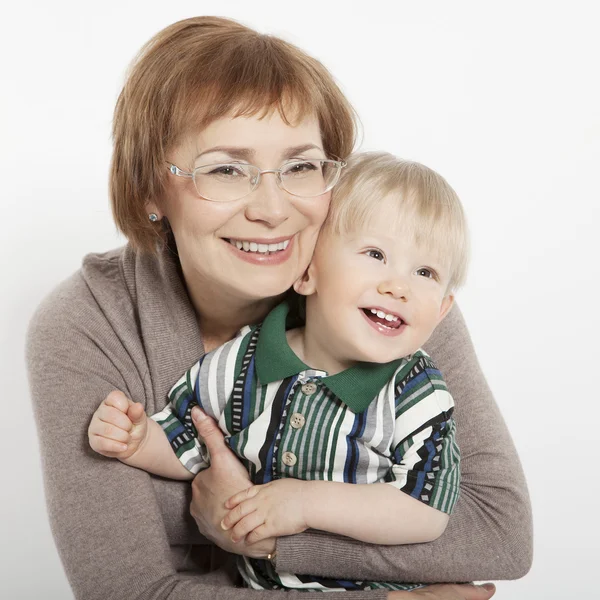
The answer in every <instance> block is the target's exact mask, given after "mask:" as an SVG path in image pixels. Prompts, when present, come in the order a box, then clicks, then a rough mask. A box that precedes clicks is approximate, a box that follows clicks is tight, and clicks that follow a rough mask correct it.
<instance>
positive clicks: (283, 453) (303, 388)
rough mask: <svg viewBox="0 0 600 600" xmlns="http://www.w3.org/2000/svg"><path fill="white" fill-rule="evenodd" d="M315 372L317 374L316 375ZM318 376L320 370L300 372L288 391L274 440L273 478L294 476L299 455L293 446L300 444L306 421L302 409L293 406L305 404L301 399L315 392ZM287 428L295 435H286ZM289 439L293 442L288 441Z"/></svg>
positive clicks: (317, 387)
mask: <svg viewBox="0 0 600 600" xmlns="http://www.w3.org/2000/svg"><path fill="white" fill-rule="evenodd" d="M317 373H319V374H318V375H317ZM320 377H321V374H320V372H310V373H300V374H299V376H298V379H297V380H296V381H295V382H294V384H293V386H292V388H291V389H290V392H289V393H288V396H287V398H286V403H285V407H284V409H283V411H282V414H281V420H280V423H279V429H278V431H277V436H276V441H275V448H274V450H275V452H274V453H273V463H272V476H273V479H278V478H281V477H293V476H295V472H296V465H297V463H298V460H299V459H300V458H301V457H299V456H298V453H297V451H296V450H295V449H294V446H295V447H299V446H300V445H301V444H300V443H299V441H300V439H299V438H300V436H302V435H304V434H305V428H306V426H307V423H306V417H305V415H304V414H303V412H302V410H295V409H294V407H298V406H299V405H300V404H304V405H305V406H306V403H305V402H302V400H304V399H305V398H308V399H310V398H311V397H313V396H314V395H315V394H316V393H317V391H318V389H319V380H320ZM288 415H289V418H288ZM288 428H291V429H293V430H294V432H295V433H296V435H292V436H290V435H286V433H287V431H288ZM298 434H299V435H298ZM290 440H292V441H293V443H290ZM282 442H283V443H282Z"/></svg>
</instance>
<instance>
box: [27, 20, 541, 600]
mask: <svg viewBox="0 0 600 600" xmlns="http://www.w3.org/2000/svg"><path fill="white" fill-rule="evenodd" d="M354 133H355V128H354V118H353V113H352V110H351V108H350V106H349V104H348V102H347V101H346V99H345V98H344V96H343V95H342V94H341V92H340V91H339V89H338V88H337V86H336V85H335V83H334V82H333V80H332V79H331V76H330V75H329V73H327V71H326V70H325V69H324V67H323V66H322V65H321V64H320V63H318V62H317V61H315V60H314V59H311V58H310V57H308V56H306V55H305V54H304V53H303V52H301V51H300V50H298V49H297V48H294V47H292V46H290V45H289V44H286V43H285V42H283V41H281V40H278V39H276V38H269V37H265V36H261V35H259V34H257V33H256V32H254V31H252V30H249V29H247V28H245V27H243V26H241V25H239V24H237V23H234V22H232V21H228V20H225V19H219V18H196V19H188V20H186V21H182V22H180V23H176V24H174V25H172V26H171V27H168V28H167V29H165V30H164V31H162V32H160V33H159V34H158V35H157V36H156V37H155V38H154V39H153V40H151V41H150V43H149V44H148V45H147V46H146V47H145V48H144V49H143V51H142V53H141V55H140V57H139V58H138V60H137V62H136V64H135V65H134V67H133V69H132V71H131V73H130V75H129V78H128V81H127V83H126V85H125V87H124V90H123V92H122V94H121V96H120V98H119V101H118V104H117V108H116V113H115V122H114V156H113V165H112V172H111V195H112V202H113V211H114V215H115V220H116V222H117V225H118V226H119V228H120V229H121V230H122V231H123V232H124V233H125V235H126V236H127V237H128V239H129V244H128V246H126V247H125V248H122V249H118V250H115V251H112V252H109V253H106V254H103V255H90V256H88V257H86V258H85V259H84V263H83V266H82V268H81V270H80V271H78V272H77V273H76V274H75V275H74V276H73V277H71V278H70V279H69V280H67V281H66V282H64V283H63V284H62V285H61V286H60V287H59V288H58V289H57V290H56V291H55V292H54V293H53V294H52V295H51V296H50V297H49V298H48V299H47V300H46V301H45V302H44V303H43V304H42V306H41V307H40V308H39V310H38V312H37V314H36V316H35V317H34V320H33V322H32V325H31V327H30V334H29V339H28V363H29V370H30V380H31V389H32V393H33V400H34V405H35V411H36V420H37V423H38V429H39V432H40V441H41V447H42V454H43V458H44V472H45V477H46V486H47V498H48V505H49V511H50V517H51V521H52V526H53V531H54V535H55V538H56V541H57V546H58V549H59V552H60V555H61V558H62V560H63V563H64V565H65V569H66V571H67V575H68V577H69V580H70V583H71V585H72V587H73V589H74V592H75V595H76V597H78V598H79V597H81V598H86V599H93V598H107V597H114V598H128V599H129V598H156V599H158V598H166V597H168V598H171V599H182V600H184V599H186V600H190V599H192V598H205V597H208V595H209V594H211V595H217V594H218V595H219V596H220V597H226V598H238V597H241V595H242V594H244V595H246V594H252V595H257V596H258V595H260V596H262V595H265V597H272V594H273V593H272V592H250V591H248V590H244V591H239V590H236V589H235V588H230V589H227V587H226V586H227V585H229V586H231V585H232V584H231V580H230V579H228V576H227V570H226V569H220V570H216V569H217V567H220V566H221V565H225V566H227V565H230V564H231V561H230V560H229V559H228V557H227V556H226V555H224V554H223V553H222V552H220V551H219V550H218V549H217V548H216V547H214V546H212V545H209V544H208V543H207V541H206V539H205V537H203V536H201V535H200V534H198V528H199V529H200V532H201V533H202V534H203V535H204V536H206V538H208V539H210V540H212V541H213V542H215V544H217V545H218V546H220V547H221V548H223V549H225V550H229V551H233V552H237V553H245V554H248V555H251V554H252V552H255V553H259V555H260V556H266V555H271V556H272V557H273V559H274V562H275V564H276V566H277V568H278V569H282V570H287V571H292V572H297V573H304V572H306V573H313V574H322V575H326V576H332V577H338V578H341V577H353V578H354V579H356V578H360V577H364V578H371V579H379V580H382V579H383V580H385V579H391V580H399V579H400V580H404V581H430V582H435V581H469V580H472V579H483V578H514V577H519V576H521V575H523V574H524V573H525V572H526V571H527V569H528V568H529V564H530V557H531V520H530V515H529V504H528V500H527V492H526V488H525V484H524V479H523V475H522V472H521V469H520V465H519V462H518V458H517V456H516V454H515V451H514V448H513V446H512V443H511V441H510V437H509V436H508V433H507V431H506V428H505V426H504V424H503V422H502V419H501V417H500V416H499V414H498V412H497V409H496V407H495V405H494V403H493V400H492V398H491V396H490V393H489V390H488V389H487V387H486V384H485V382H484V380H483V377H482V376H481V374H480V371H479V369H478V367H477V364H476V359H475V357H474V354H473V351H472V348H471V346H470V342H469V339H468V334H467V332H466V329H465V326H464V323H463V321H462V319H461V316H460V313H459V312H458V311H457V310H454V311H453V312H452V314H451V315H450V316H449V317H448V319H446V322H445V325H444V326H442V327H441V328H440V330H439V332H438V333H437V334H436V335H435V336H434V338H433V339H432V341H431V343H430V344H429V347H428V350H429V352H430V353H431V354H432V355H433V357H434V359H435V361H436V362H437V363H438V365H439V366H440V368H441V370H442V371H443V372H444V374H445V376H446V379H447V381H448V385H449V386H450V388H451V389H452V392H453V395H454V397H455V398H456V404H457V409H456V420H457V423H458V428H459V438H458V441H459V444H460V446H461V448H462V453H463V483H464V485H463V488H462V497H461V500H460V501H459V503H458V505H457V510H456V512H455V514H454V516H453V518H452V520H451V522H450V525H449V527H448V529H447V531H446V533H445V534H444V536H442V538H440V540H438V541H436V542H435V543H431V544H423V545H419V546H411V547H400V546H398V547H377V546H365V545H363V544H360V543H358V542H356V541H353V540H348V539H339V538H336V537H335V536H330V535H325V534H322V533H319V532H308V533H305V534H302V535H298V536H291V537H288V538H281V539H279V540H266V543H265V544H263V545H262V546H261V547H260V548H257V547H245V546H244V545H243V544H237V545H235V546H234V545H233V544H231V542H229V540H228V538H227V536H225V535H224V534H223V532H222V531H221V529H220V527H219V523H220V520H221V518H222V504H223V502H224V500H225V499H226V498H228V497H229V496H231V495H232V493H234V492H236V491H239V490H240V489H243V488H244V487H245V486H247V485H248V480H247V477H246V475H245V473H244V470H243V469H242V468H241V465H239V463H237V461H236V460H235V459H234V457H233V456H232V455H231V453H229V452H228V451H227V449H226V448H225V447H224V445H223V443H222V439H219V436H218V434H217V433H215V431H214V428H212V425H211V423H210V422H206V421H205V422H203V423H202V424H199V426H200V427H201V429H202V434H203V436H204V437H205V438H206V439H208V440H210V442H209V445H210V447H211V455H212V458H213V463H212V467H211V468H210V469H208V470H207V471H204V472H203V473H201V474H200V475H198V476H197V478H196V479H195V480H194V484H193V486H192V488H193V499H192V506H191V514H193V515H194V518H195V522H194V520H193V519H192V518H191V516H190V514H189V507H188V503H189V495H188V494H189V491H188V490H189V486H187V485H185V484H180V483H177V482H172V481H163V480H160V479H157V478H150V477H149V476H148V475H147V474H146V473H143V472H138V471H136V470H134V469H130V468H127V467H125V466H124V465H121V464H117V463H115V462H114V461H105V460H102V459H101V458H99V457H98V456H97V455H95V454H93V453H92V452H91V450H89V449H88V447H87V441H86V429H87V425H88V423H89V420H90V418H91V415H92V414H93V412H94V411H95V410H96V408H97V407H98V405H99V403H100V402H101V400H102V399H103V398H104V397H105V396H106V395H107V394H109V393H111V391H112V390H115V389H116V390H121V391H122V392H124V393H125V394H126V395H127V396H128V397H130V398H132V399H134V400H139V401H142V402H144V403H145V405H146V409H147V411H148V412H149V413H153V412H156V411H157V410H158V409H160V408H162V407H163V406H164V404H165V401H166V392H167V390H168V389H169V387H170V386H171V385H172V383H173V382H174V381H175V380H176V379H177V378H178V377H179V376H180V375H181V373H182V372H183V371H185V369H186V368H188V367H189V365H190V364H192V363H193V362H194V361H195V360H196V359H197V357H198V356H199V355H201V354H202V352H205V351H207V350H210V349H212V348H215V347H216V346H218V345H220V344H221V343H223V342H225V341H226V340H229V339H231V338H232V337H233V336H234V334H235V333H236V332H237V330H238V329H239V328H240V327H241V326H243V325H245V324H248V323H254V322H257V321H260V320H261V319H262V317H264V315H265V314H266V313H267V311H268V310H269V309H270V308H271V307H272V306H273V305H274V304H275V303H276V302H277V301H278V300H279V299H280V298H281V295H282V294H283V293H285V291H286V290H287V289H288V288H289V287H290V285H291V284H292V282H293V281H294V280H295V279H296V278H297V277H298V276H299V275H300V274H301V273H302V272H303V270H304V269H305V267H306V266H307V264H308V262H309V259H310V256H311V254H312V250H313V247H314V243H315V240H316V237H317V235H318V231H319V228H320V226H321V224H322V223H323V220H324V218H325V215H326V213H327V207H328V201H329V192H328V191H326V190H323V193H322V194H321V195H319V196H316V197H311V198H302V197H298V196H293V195H291V194H289V193H288V192H286V191H285V189H283V187H280V185H279V183H280V179H279V174H278V173H277V170H278V169H280V168H281V167H282V165H284V164H285V163H286V161H289V160H290V159H305V158H324V159H325V158H327V159H332V160H336V159H337V158H338V157H342V158H344V157H346V156H347V155H348V154H349V153H350V152H351V150H352V148H353V145H354ZM236 161H238V162H239V161H241V162H247V163H251V164H254V165H256V166H257V167H259V169H261V170H262V171H263V174H262V175H261V179H260V181H258V180H257V182H256V183H257V184H258V186H257V187H256V188H255V189H254V190H248V194H247V195H245V196H244V197H242V198H239V199H235V200H230V199H225V198H216V197H215V198H212V199H211V200H210V201H209V200H206V199H202V198H200V197H199V196H198V193H197V189H196V187H195V181H196V179H197V178H199V177H201V173H202V172H203V171H204V167H206V166H208V167H209V168H211V169H214V168H215V167H214V165H218V164H220V165H222V164H226V163H232V162H236ZM218 168H223V167H218ZM224 169H225V171H224V173H226V174H228V172H227V168H226V167H224ZM194 171H195V175H194V176H193V177H192V176H191V174H192V173H194ZM236 242H242V246H243V245H244V244H243V242H247V245H248V247H249V249H250V252H248V251H245V250H244V248H243V247H242V249H239V248H238V247H237V245H236ZM282 242H288V243H287V245H286V244H284V243H282ZM253 243H254V244H257V249H258V250H260V248H259V247H258V244H269V243H271V244H278V246H277V247H273V249H269V252H268V253H265V252H262V253H261V252H253V251H252V250H253V248H252V247H251V244H253ZM279 246H285V248H284V249H281V248H280V247H279ZM467 373H468V376H467V375H466V374H467ZM196 525H197V526H198V527H196ZM200 573H203V575H200ZM492 593H493V589H490V590H486V589H484V588H479V589H477V588H473V587H470V586H451V585H447V586H431V587H429V588H425V589H424V590H423V591H416V592H411V594H412V595H411V597H413V598H414V597H419V596H421V597H429V598H438V599H439V600H443V599H448V600H450V599H452V598H457V599H471V598H477V599H479V598H481V599H484V598H489V597H490V596H491V594H492ZM374 594H378V596H377V597H383V596H384V594H385V593H384V592H369V596H368V597H369V598H374V597H376V596H374ZM361 597H362V596H361ZM389 597H390V598H392V597H395V598H403V597H408V596H407V595H406V593H405V592H394V593H390V594H389Z"/></svg>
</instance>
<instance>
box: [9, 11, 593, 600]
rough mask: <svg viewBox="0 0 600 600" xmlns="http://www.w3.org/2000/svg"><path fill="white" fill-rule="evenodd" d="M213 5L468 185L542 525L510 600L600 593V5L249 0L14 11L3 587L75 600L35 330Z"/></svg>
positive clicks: (492, 340) (494, 346)
mask: <svg viewBox="0 0 600 600" xmlns="http://www.w3.org/2000/svg"><path fill="white" fill-rule="evenodd" d="M199 14H212V15H222V16H228V17H232V18H236V19H238V20H240V21H242V22H243V23H245V24H247V25H250V26H252V27H255V28H257V29H259V30H260V31H263V32H268V33H273V34H276V35H280V36H282V37H284V38H286V39H288V40H290V41H292V42H293V43H295V44H297V45H299V46H300V47H302V48H304V49H305V50H307V51H309V52H310V53H311V54H313V55H314V56H316V57H317V58H319V59H320V60H322V61H323V62H324V63H325V65H326V66H327V67H328V68H330V70H331V71H332V72H333V73H334V75H335V76H336V78H337V79H338V81H339V82H340V84H341V86H342V88H343V90H344V91H345V92H346V93H347V95H348V97H349V98H350V100H351V101H352V103H353V104H354V106H355V107H356V109H357V111H358V113H359V115H360V116H361V118H362V122H363V127H364V136H363V140H362V144H361V148H362V149H383V150H388V151H391V152H393V153H395V154H397V155H400V156H403V157H406V158H411V159H415V160H419V161H421V162H424V163H425V164H427V165H429V166H431V167H433V168H435V169H436V170H438V171H439V172H440V173H441V174H442V175H444V176H445V177H446V178H447V179H448V180H449V181H450V183H451V184H452V185H453V186H454V187H455V189H456V190H457V192H458V193H459V195H460V196H461V198H462V200H463V203H464V204H465V207H466V210H467V214H468V216H469V219H470V225H471V229H472V238H473V260H472V265H471V270H470V275H469V282H468V285H467V287H466V288H465V289H464V290H463V291H462V293H461V294H460V296H459V302H460V304H461V305H462V308H463V311H464V313H465V315H466V318H467V321H468V323H469V325H470V330H471V332H472V336H473V338H474V341H475V344H476V348H477V350H478V353H479V356H480V359H481V362H482V364H483V368H484V371H485V372H486V374H487V376H488V379H489V381H490V384H491V386H492V389H493V390H494V392H495V395H496V397H497V400H498V403H499V404H500V407H501V410H502V412H503V414H504V417H505V418H506V420H507V422H508V424H509V427H510V429H511V432H512V434H513V437H514V440H515V442H516V444H517V446H518V448H519V451H520V454H521V457H522V461H523V464H524V467H525V470H526V473H527V477H528V481H529V486H530V491H531V496H532V501H533V509H534V518H535V534H536V536H535V561H534V565H533V569H532V570H531V572H530V574H529V575H527V577H525V578H524V579H522V580H520V581H517V582H500V583H499V586H498V592H497V595H496V597H497V598H506V599H507V600H508V599H509V600H526V599H527V600H531V599H536V600H537V599H540V600H552V599H557V600H558V599H559V598H561V599H562V598H580V597H581V598H592V597H595V594H597V593H598V592H597V587H598V586H597V584H595V568H596V562H597V559H598V556H599V555H600V548H599V542H598V538H599V537H600V525H599V519H598V505H597V498H598V495H599V493H600V485H599V483H598V477H597V476H596V474H595V472H594V470H593V469H594V468H595V457H596V456H597V435H596V431H597V428H598V423H599V422H600V418H599V417H600V411H599V409H598V404H599V401H600V395H599V394H598V392H597V391H595V385H594V383H593V381H594V380H593V377H594V374H595V373H597V372H598V367H597V364H596V363H597V360H595V358H596V356H595V355H597V352H596V349H597V347H598V336H599V334H600V327H599V316H598V314H599V311H598V309H597V308H596V301H597V298H598V276H599V275H600V269H599V267H598V263H599V262H600V245H599V244H598V233H597V231H598V220H599V218H600V210H599V208H598V206H599V202H600V190H599V184H598V171H599V165H600V84H599V81H600V77H599V62H600V61H599V59H600V36H598V33H597V25H598V22H599V17H600V13H599V9H598V8H597V4H596V3H594V2H578V1H570V2H566V1H565V2H542V1H539V2H535V1H529V2H528V1H521V2H512V1H509V2H506V1H505V2H502V3H494V4H492V3H483V2H476V1H472V2H452V3H448V2H441V1H430V2H427V3H415V2H408V1H389V2H383V1H380V2H370V3H362V2H361V3H359V2H356V3H354V2H346V3H340V2H337V3H325V2H320V1H319V2H316V1H304V2H301V3H285V2H274V1H265V2H254V3H249V2H245V1H231V0H230V1H229V2H227V3H223V2H220V1H206V2H200V1H197V2H189V1H180V2H176V3H167V2H153V1H145V2H141V1H138V2H134V1H131V2H128V1H123V0H121V1H120V2H115V3H109V2H105V3H97V4H93V5H91V4H85V3H83V4H82V3H80V2H66V1H62V2H61V1H54V2H43V1H41V0H40V1H38V2H20V3H18V7H17V3H13V4H11V5H10V7H8V6H7V4H5V3H3V4H2V8H0V75H1V79H0V90H1V92H0V94H1V95H0V136H1V138H0V139H1V141H2V143H1V144H0V171H1V174H2V175H1V181H2V187H1V189H0V207H1V211H0V215H1V218H2V236H1V241H0V243H1V244H2V252H1V257H2V273H1V277H2V294H0V302H1V310H0V323H1V328H0V333H1V336H2V337H1V340H2V341H1V360H0V365H1V366H0V368H1V369H2V385H3V389H4V393H3V399H2V414H3V418H2V421H1V427H2V435H1V436H0V444H1V446H0V456H1V459H2V480H3V484H2V493H1V495H0V502H1V509H2V510H1V512H2V535H1V537H2V545H1V550H0V552H1V556H0V569H1V570H2V572H3V575H2V577H1V578H0V596H1V597H2V598H7V599H10V600H19V599H25V598H27V599H29V598H38V597H40V598H42V597H43V598H47V599H61V600H62V599H65V600H68V599H69V598H72V594H71V592H70V590H69V587H68V583H67V581H66V578H65V576H64V574H63V571H62V567H61V565H60V561H59V559H58V556H57V554H56V551H55V549H54V544H53V541H52V537H51V532H50V528H49V525H48V521H47V517H46V512H45V504H44V497H43V488H42V483H41V468H40V461H39V456H38V447H37V441H36V434H35V429H34V424H33V420H32V410H31V405H30V401H29V398H28V392H27V386H26V374H25V368H24V360H23V353H24V335H25V330H26V326H27V322H28V320H29V318H30V316H31V314H32V312H33V310H34V308H35V306H36V305H37V304H38V303H39V302H40V300H41V299H42V298H43V297H44V296H45V295H46V294H47V293H48V292H49V291H50V290H51V289H52V287H53V286H55V285H56V284H57V283H58V282H59V281H60V280H62V279H64V278H65V277H67V276H68V275H69V274H70V273H71V272H73V271H74V270H75V269H76V268H77V267H78V266H79V264H80V261H81V258H82V256H83V255H84V254H86V253H87V252H91V251H102V250H106V249H109V248H111V247H114V246H117V245H120V244H122V243H123V240H122V239H121V238H119V237H118V236H117V234H116V232H115V228H114V226H113V224H112V221H111V215H110V210H109V207H108V195H107V172H108V163H109V160H110V152H111V148H110V125H111V117H112V108H113V106H114V102H115V100H116V97H117V94H118V92H119V90H120V86H121V85H122V82H123V79H124V74H125V71H126V68H127V65H128V63H129V62H130V60H131V59H132V58H133V56H134V55H135V53H136V52H137V50H138V49H139V48H140V47H141V45H142V44H143V43H144V42H146V41H147V40H148V39H149V38H150V37H151V36H152V35H153V34H154V33H156V32H157V31H158V30H159V29H161V28H163V27H165V26H166V25H168V24H170V23H172V22H174V21H176V20H179V19H181V18H185V17H190V16H194V15H199ZM484 435H485V432H482V436H484Z"/></svg>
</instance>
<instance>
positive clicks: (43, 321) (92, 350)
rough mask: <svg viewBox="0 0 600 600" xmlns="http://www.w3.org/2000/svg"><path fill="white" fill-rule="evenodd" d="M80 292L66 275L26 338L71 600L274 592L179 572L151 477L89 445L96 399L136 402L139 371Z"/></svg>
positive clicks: (225, 597)
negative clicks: (114, 394) (120, 394)
mask: <svg viewBox="0 0 600 600" xmlns="http://www.w3.org/2000/svg"><path fill="white" fill-rule="evenodd" d="M85 294H86V286H85V283H83V282H82V280H81V277H78V276H75V277H74V278H72V280H70V282H68V284H67V285H66V286H65V285H63V286H62V287H61V288H60V289H59V290H58V291H57V292H55V293H54V294H53V295H52V296H51V297H50V299H48V300H46V301H45V302H44V303H43V304H42V306H41V307H40V308H39V309H38V311H37V313H36V314H35V316H34V318H33V320H32V321H31V323H30V327H29V331H28V339H27V364H28V370H29V382H30V389H31V396H32V402H33V406H34V414H35V419H36V424H37V429H38V435H39V442H40V451H41V455H42V465H43V473H44V483H45V489H46V500H47V505H48V513H49V518H50V523H51V528H52V532H53V535H54V539H55V542H56V546H57V549H58V552H59V555H60V558H61V560H62V563H63V566H64V569H65V572H66V575H67V578H68V580H69V582H70V585H71V587H72V590H73V593H74V595H75V598H77V599H80V598H81V599H85V600H105V599H106V598H114V599H123V600H125V599H126V600H134V599H139V600H141V599H143V600H159V599H166V598H168V599H169V600H199V599H204V598H206V599H208V598H210V599H211V600H216V599H222V600H234V599H240V598H249V599H250V600H251V599H253V598H256V599H263V598H264V599H265V600H266V599H269V598H274V597H275V594H278V592H261V591H252V590H245V589H237V588H235V587H233V585H232V584H231V582H229V585H228V586H227V585H224V584H223V582H220V585H217V584H216V583H215V581H216V579H215V575H214V574H207V575H206V574H205V575H202V574H200V573H199V572H185V573H181V572H178V571H177V570H176V568H175V566H174V564H173V560H172V554H171V552H170V548H169V542H168V538H167V534H166V530H165V524H164V522H163V516H162V513H161V510H160V505H159V502H158V500H157V496H156V494H155V490H154V487H153V483H152V478H151V476H150V475H148V474H147V473H145V472H143V471H141V470H138V469H134V468H130V467H127V466H126V465H124V464H122V463H120V462H119V461H116V460H111V459H106V458H104V457H102V456H100V455H98V454H95V453H94V452H93V451H92V450H91V449H90V448H89V446H88V442H87V428H88V425H89V422H90V419H91V417H92V414H93V412H94V411H95V410H96V408H97V407H98V405H99V404H100V402H101V401H102V400H103V399H104V398H105V396H106V395H107V394H108V393H109V392H110V391H112V390H114V389H120V390H122V391H124V392H125V393H126V394H128V395H129V396H130V397H132V398H133V399H135V400H139V401H141V402H145V398H144V397H143V393H144V392H143V390H144V389H146V388H147V386H148V381H147V378H148V373H147V371H146V372H144V371H143V369H141V368H140V365H139V364H138V365H134V364H132V358H131V356H130V353H128V352H127V350H126V348H125V347H124V345H123V340H122V337H120V336H119V335H117V334H116V332H115V331H113V330H112V329H111V326H110V324H109V322H108V321H107V320H106V319H103V313H102V310H101V309H100V308H99V307H98V306H97V305H95V303H94V300H93V297H91V296H90V295H88V297H87V298H85ZM366 594H367V593H364V594H362V595H361V596H360V597H361V598H362V597H364V598H365V599H366V598H369V599H373V600H374V599H375V598H381V599H383V598H385V593H378V594H376V595H375V596H374V595H373V593H371V592H369V593H368V596H367V595H366ZM278 597H279V596H278ZM304 597H305V598H307V600H309V599H314V600H316V599H317V598H319V599H322V596H321V595H320V594H317V593H314V594H307V595H306V596H304ZM357 598H358V597H357Z"/></svg>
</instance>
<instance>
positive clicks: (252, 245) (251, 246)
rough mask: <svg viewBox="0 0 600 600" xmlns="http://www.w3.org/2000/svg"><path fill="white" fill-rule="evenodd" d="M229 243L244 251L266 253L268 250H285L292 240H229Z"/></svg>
mask: <svg viewBox="0 0 600 600" xmlns="http://www.w3.org/2000/svg"><path fill="white" fill-rule="evenodd" d="M229 243H230V244H232V245H233V246H235V247H236V248H237V249H238V250H243V251H244V252H259V253H260V254H266V253H267V252H280V251H281V250H285V249H286V248H287V247H288V244H289V243H290V240H284V241H283V242H278V243H276V244H258V243H256V242H245V241H241V240H229Z"/></svg>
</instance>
